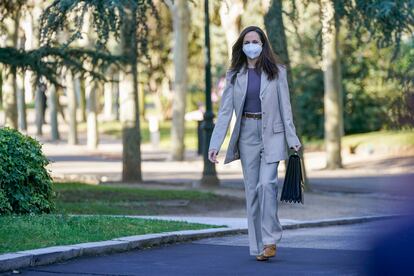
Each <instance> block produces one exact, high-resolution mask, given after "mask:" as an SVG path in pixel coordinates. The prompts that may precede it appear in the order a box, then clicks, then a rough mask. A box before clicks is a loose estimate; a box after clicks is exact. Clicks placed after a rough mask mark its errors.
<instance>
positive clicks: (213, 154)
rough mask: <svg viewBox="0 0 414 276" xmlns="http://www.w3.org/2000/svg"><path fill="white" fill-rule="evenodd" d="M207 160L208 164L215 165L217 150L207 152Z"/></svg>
mask: <svg viewBox="0 0 414 276" xmlns="http://www.w3.org/2000/svg"><path fill="white" fill-rule="evenodd" d="M208 160H210V162H212V163H215V164H217V163H218V161H217V150H215V149H211V150H209V151H208Z"/></svg>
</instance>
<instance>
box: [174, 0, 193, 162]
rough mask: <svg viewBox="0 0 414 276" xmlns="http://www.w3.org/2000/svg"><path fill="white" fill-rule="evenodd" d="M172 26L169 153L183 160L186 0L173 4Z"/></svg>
mask: <svg viewBox="0 0 414 276" xmlns="http://www.w3.org/2000/svg"><path fill="white" fill-rule="evenodd" d="M172 13H173V28H174V42H175V43H174V55H173V56H174V74H175V76H174V78H175V79H174V97H173V114H172V126H171V155H172V159H173V160H177V161H182V160H184V153H185V145H184V134H185V120H184V116H185V109H186V94H187V79H188V75H187V67H188V31H189V26H190V20H189V17H190V11H189V7H188V2H187V1H186V0H176V1H175V3H174V5H173V10H172Z"/></svg>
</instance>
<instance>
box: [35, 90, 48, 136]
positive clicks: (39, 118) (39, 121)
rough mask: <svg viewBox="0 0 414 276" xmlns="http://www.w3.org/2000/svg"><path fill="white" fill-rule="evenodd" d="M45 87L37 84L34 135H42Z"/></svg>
mask: <svg viewBox="0 0 414 276" xmlns="http://www.w3.org/2000/svg"><path fill="white" fill-rule="evenodd" d="M45 97H46V95H45V86H42V85H40V84H38V86H37V89H36V94H35V116H36V134H37V135H43V123H44V122H45V116H44V115H45V112H44V110H45V108H46V105H45V103H46V101H45Z"/></svg>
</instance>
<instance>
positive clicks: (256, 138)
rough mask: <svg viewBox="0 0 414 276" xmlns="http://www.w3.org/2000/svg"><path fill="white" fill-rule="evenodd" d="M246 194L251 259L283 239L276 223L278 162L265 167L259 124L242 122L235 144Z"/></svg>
mask: <svg viewBox="0 0 414 276" xmlns="http://www.w3.org/2000/svg"><path fill="white" fill-rule="evenodd" d="M238 146H239V151H240V161H241V165H242V169H243V178H244V186H245V192H246V211H247V223H248V237H249V248H250V255H258V254H260V253H261V252H262V251H263V246H264V245H267V244H276V243H278V242H279V241H280V240H281V239H282V232H283V231H282V225H281V223H280V221H279V218H278V215H277V210H278V201H277V194H278V187H277V181H278V177H277V168H278V166H279V162H275V163H269V164H268V163H266V161H265V159H264V152H263V150H264V149H263V142H262V120H261V119H253V118H244V117H243V118H242V119H241V129H240V135H239V141H238Z"/></svg>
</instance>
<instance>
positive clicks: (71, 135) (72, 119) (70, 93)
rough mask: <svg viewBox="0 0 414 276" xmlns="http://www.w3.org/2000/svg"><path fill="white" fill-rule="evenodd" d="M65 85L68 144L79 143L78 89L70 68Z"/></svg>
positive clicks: (66, 73) (66, 74)
mask: <svg viewBox="0 0 414 276" xmlns="http://www.w3.org/2000/svg"><path fill="white" fill-rule="evenodd" d="M65 87H66V96H67V99H68V115H69V131H68V144H69V145H77V144H78V122H77V119H76V106H77V105H76V90H75V79H74V78H73V73H72V71H70V70H67V71H66V72H65Z"/></svg>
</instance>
